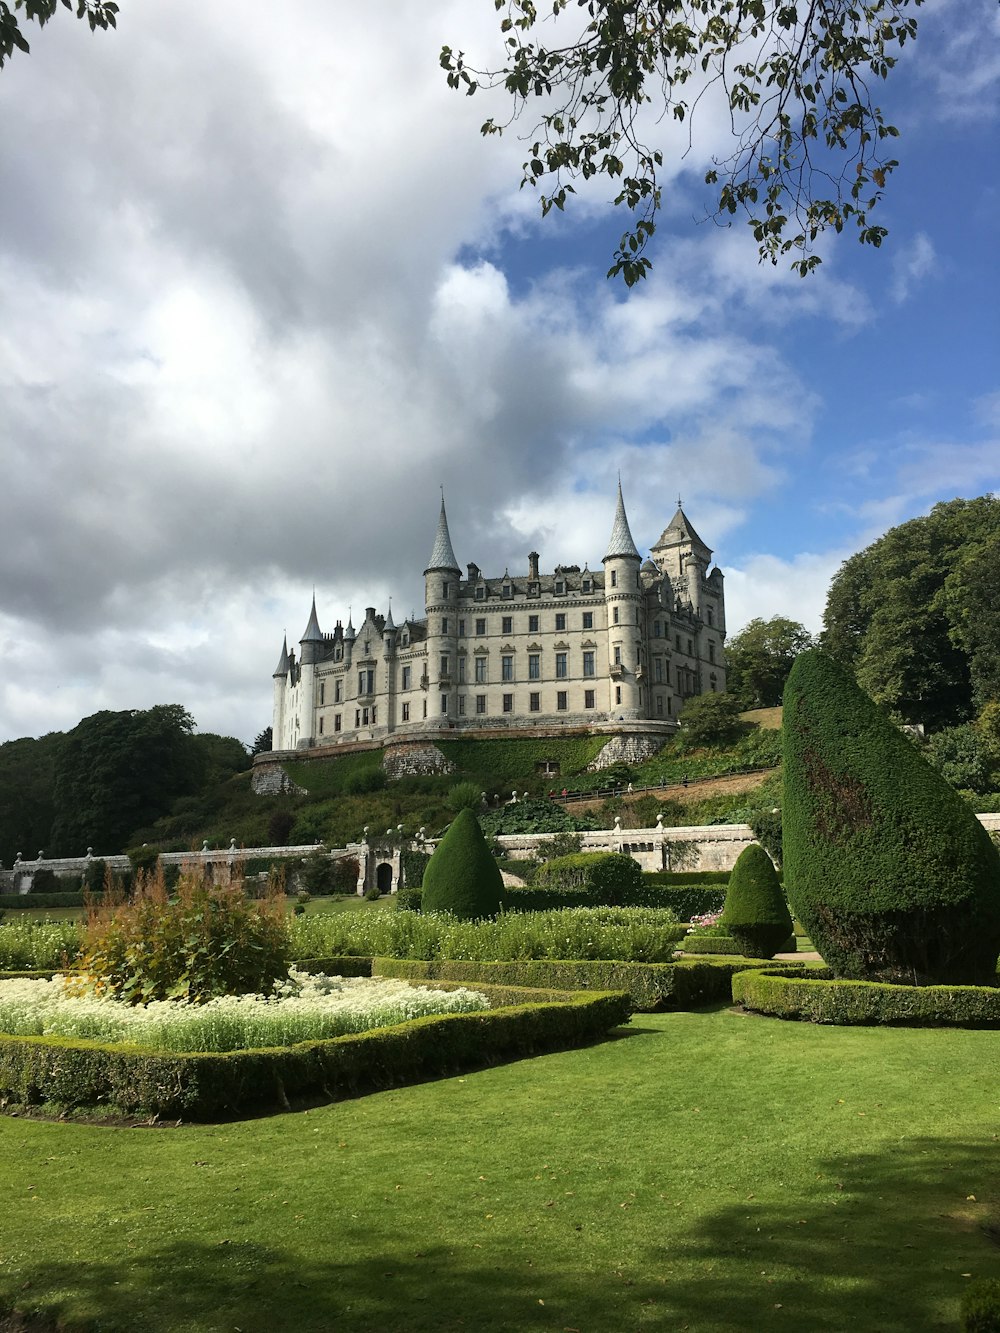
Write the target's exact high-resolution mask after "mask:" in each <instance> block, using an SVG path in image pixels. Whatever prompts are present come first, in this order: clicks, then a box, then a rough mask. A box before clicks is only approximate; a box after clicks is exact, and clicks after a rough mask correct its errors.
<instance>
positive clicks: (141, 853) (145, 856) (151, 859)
mask: <svg viewBox="0 0 1000 1333" xmlns="http://www.w3.org/2000/svg"><path fill="white" fill-rule="evenodd" d="M126 855H127V856H128V859H129V864H130V865H131V867H132V872H133V874H136V873H138V872H139V871H142V872H143V874H148V873H149V872H150V871H152V870H155V868H156V863H157V861H158V860H159V859H160V849H159V847H150V846H149V844H148V843H143V845H142V846H141V847H130V848H129V849H128V851H127V852H126Z"/></svg>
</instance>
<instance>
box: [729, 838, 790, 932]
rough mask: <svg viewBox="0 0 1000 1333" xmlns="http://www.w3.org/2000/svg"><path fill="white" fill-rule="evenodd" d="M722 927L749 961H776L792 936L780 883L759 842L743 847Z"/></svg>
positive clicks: (731, 885)
mask: <svg viewBox="0 0 1000 1333" xmlns="http://www.w3.org/2000/svg"><path fill="white" fill-rule="evenodd" d="M719 924H720V925H723V926H725V928H726V930H728V931H729V934H730V935H731V936H732V937H733V939H734V940H735V941H736V942H737V944H738V945H739V946H740V948H741V950H742V952H743V953H744V954H745V955H746V957H747V958H773V957H774V955H775V954H776V953H777V951H778V950H779V949H780V948H781V946H782V945H783V944H784V943H785V941H786V940H787V939H788V937H789V935H791V933H792V918H791V916H790V915H789V912H788V905H787V903H786V902H785V895H784V893H783V892H782V889H781V883H780V881H779V880H778V876H777V874H776V873H775V869H774V866H773V864H772V863H771V858H770V857H769V856H768V854H767V852H765V851H764V848H763V847H761V845H760V843H759V842H755V843H752V844H751V845H750V846H749V847H746V848H744V850H743V851H742V852H741V853H740V855H739V858H738V860H737V862H736V864H735V865H734V866H733V873H732V874H731V875H730V876H729V887H728V888H727V890H726V905H725V907H724V908H723V910H722V918H721V920H720V923H719Z"/></svg>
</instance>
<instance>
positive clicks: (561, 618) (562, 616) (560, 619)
mask: <svg viewBox="0 0 1000 1333" xmlns="http://www.w3.org/2000/svg"><path fill="white" fill-rule="evenodd" d="M565 628H566V612H565V611H557V612H556V630H557V631H558V630H564V629H565Z"/></svg>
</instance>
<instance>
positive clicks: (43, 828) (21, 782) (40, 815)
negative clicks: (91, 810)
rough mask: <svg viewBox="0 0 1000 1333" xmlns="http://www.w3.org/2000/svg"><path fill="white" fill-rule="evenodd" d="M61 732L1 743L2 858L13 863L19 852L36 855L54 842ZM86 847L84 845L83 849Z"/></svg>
mask: <svg viewBox="0 0 1000 1333" xmlns="http://www.w3.org/2000/svg"><path fill="white" fill-rule="evenodd" d="M62 740H63V736H62V733H61V732H57V731H54V732H50V733H49V735H48V736H42V737H41V738H40V739H38V740H33V739H31V738H30V737H23V738H22V739H20V740H16V741H6V742H5V743H4V744H3V745H0V810H3V819H2V820H0V860H2V861H3V863H4V865H8V866H9V865H11V864H13V861H14V858H15V856H16V855H17V854H18V852H20V853H21V854H22V855H23V856H33V855H34V854H35V852H36V851H37V850H38V849H39V848H43V849H49V848H50V847H51V845H52V820H53V817H54V814H55V805H54V785H55V763H56V756H57V754H58V753H59V747H60V745H61V744H62ZM84 850H85V848H83V847H81V848H80V851H81V852H82V851H84Z"/></svg>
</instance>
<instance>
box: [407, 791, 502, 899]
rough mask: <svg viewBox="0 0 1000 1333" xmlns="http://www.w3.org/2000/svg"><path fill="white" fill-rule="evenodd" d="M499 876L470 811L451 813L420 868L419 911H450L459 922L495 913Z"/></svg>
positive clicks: (498, 869)
mask: <svg viewBox="0 0 1000 1333" xmlns="http://www.w3.org/2000/svg"><path fill="white" fill-rule="evenodd" d="M502 902H503V877H502V876H501V874H500V868H499V867H498V865H497V863H496V861H495V860H494V859H493V855H492V853H491V852H490V849H489V846H488V845H487V842H486V839H485V838H484V837H483V831H482V829H481V828H480V827H479V824H478V821H477V820H476V816H475V815H474V814H473V813H472V811H471V810H468V809H466V810H462V811H460V812H459V814H458V815H456V816H455V819H454V822H453V823H452V824H451V826H450V828H449V829H448V832H447V833H446V834H445V835H444V837H443V838H442V839H441V841H440V842H439V843H438V845H437V848H436V850H435V852H434V855H433V856H432V857H431V859H430V860H429V861H428V862H427V867H426V869H425V870H424V880H423V898H422V900H421V911H424V912H450V913H451V914H452V915H453V916H457V917H459V918H460V919H461V920H463V921H477V920H480V919H482V918H483V917H491V916H496V914H497V912H499V911H500V907H501V905H502Z"/></svg>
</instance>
